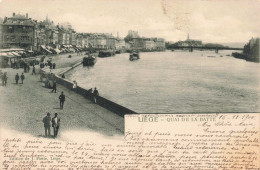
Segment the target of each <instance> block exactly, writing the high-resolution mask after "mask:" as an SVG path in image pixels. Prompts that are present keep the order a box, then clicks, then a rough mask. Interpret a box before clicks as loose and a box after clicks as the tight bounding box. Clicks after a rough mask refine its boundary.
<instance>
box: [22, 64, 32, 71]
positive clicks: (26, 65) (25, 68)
mask: <svg viewBox="0 0 260 170" xmlns="http://www.w3.org/2000/svg"><path fill="white" fill-rule="evenodd" d="M23 70H24V71H23V72H25V73H28V72H29V71H30V65H29V64H27V63H24V65H23Z"/></svg>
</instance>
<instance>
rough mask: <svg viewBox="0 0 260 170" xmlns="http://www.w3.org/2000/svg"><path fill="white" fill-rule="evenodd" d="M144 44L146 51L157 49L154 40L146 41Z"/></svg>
mask: <svg viewBox="0 0 260 170" xmlns="http://www.w3.org/2000/svg"><path fill="white" fill-rule="evenodd" d="M143 44H144V49H145V50H154V49H155V48H156V47H155V42H154V41H153V40H149V39H148V40H144V42H143Z"/></svg>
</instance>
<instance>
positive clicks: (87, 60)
mask: <svg viewBox="0 0 260 170" xmlns="http://www.w3.org/2000/svg"><path fill="white" fill-rule="evenodd" d="M96 62H97V57H96V56H94V55H89V56H86V57H84V58H83V61H82V63H83V66H93V65H94V64H95V63H96Z"/></svg>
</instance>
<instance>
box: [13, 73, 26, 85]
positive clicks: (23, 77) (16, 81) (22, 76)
mask: <svg viewBox="0 0 260 170" xmlns="http://www.w3.org/2000/svg"><path fill="white" fill-rule="evenodd" d="M20 77H21V81H22V84H23V81H24V79H25V76H24V74H23V73H22V74H21V76H19V74H18V73H16V75H15V83H16V84H18V81H19V79H20Z"/></svg>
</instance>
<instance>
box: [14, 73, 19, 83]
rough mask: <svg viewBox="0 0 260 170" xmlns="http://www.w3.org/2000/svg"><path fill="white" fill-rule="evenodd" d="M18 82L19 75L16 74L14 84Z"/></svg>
mask: <svg viewBox="0 0 260 170" xmlns="http://www.w3.org/2000/svg"><path fill="white" fill-rule="evenodd" d="M18 81H19V75H18V73H16V75H15V82H16V84H18Z"/></svg>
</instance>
